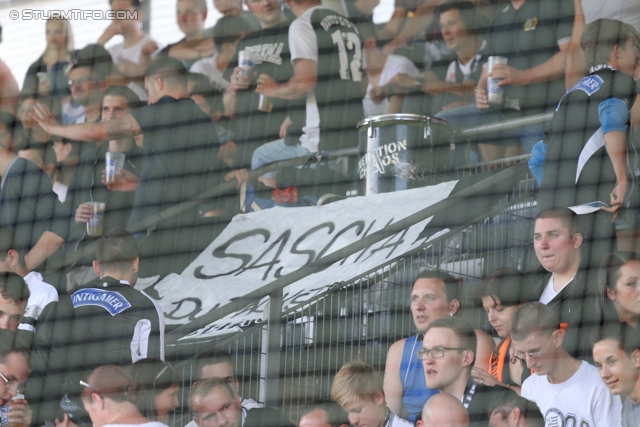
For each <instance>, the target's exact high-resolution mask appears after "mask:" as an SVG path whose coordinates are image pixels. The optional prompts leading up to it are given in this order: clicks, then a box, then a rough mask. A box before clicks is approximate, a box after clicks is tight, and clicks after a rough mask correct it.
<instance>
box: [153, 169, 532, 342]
mask: <svg viewBox="0 0 640 427" xmlns="http://www.w3.org/2000/svg"><path fill="white" fill-rule="evenodd" d="M527 171H528V165H527V164H526V163H519V164H517V165H514V166H511V167H509V168H506V169H505V170H503V171H501V172H498V173H496V174H495V175H492V176H490V177H488V178H486V179H484V180H482V181H480V182H477V183H475V184H473V185H471V186H469V187H467V188H465V189H464V190H461V191H460V192H458V193H456V194H454V195H452V196H450V197H448V198H446V199H444V200H441V201H439V202H437V203H434V204H433V205H431V206H428V207H426V208H425V209H422V210H420V211H418V212H416V213H414V214H412V215H410V216H408V217H406V218H403V219H401V220H399V221H396V222H394V223H393V224H391V225H389V226H387V227H385V228H384V229H382V230H379V231H377V232H375V233H373V234H370V235H369V236H367V237H365V238H363V239H361V240H359V241H357V242H354V243H351V244H349V245H347V246H345V247H344V248H342V249H340V250H337V251H335V252H332V253H330V254H329V255H325V256H324V257H322V258H320V259H318V260H316V261H314V262H312V263H310V264H307V265H306V266H304V267H303V268H300V269H298V270H295V271H293V272H291V273H289V274H287V275H285V276H282V277H280V278H279V279H276V280H274V281H273V282H271V283H268V284H267V285H265V286H263V287H261V288H259V289H256V290H254V291H251V292H249V293H248V294H246V295H244V296H242V297H240V298H237V299H235V300H233V301H230V302H229V303H228V304H226V305H223V306H222V307H219V308H216V309H214V310H212V311H210V312H209V313H207V314H206V315H203V316H201V317H198V318H197V319H195V320H193V321H192V322H190V323H187V324H185V325H182V326H180V327H178V328H176V329H174V330H173V331H171V332H170V333H168V334H166V335H165V343H166V344H171V343H173V342H175V341H177V340H178V339H179V338H181V337H182V336H185V335H188V334H190V333H192V332H195V331H197V330H198V329H200V328H203V327H205V326H206V325H208V324H210V323H212V322H214V321H216V320H218V319H221V318H223V317H225V316H228V315H230V314H232V313H234V312H236V311H238V310H241V309H242V308H244V307H246V306H247V305H248V304H250V303H251V302H254V301H260V300H261V299H262V298H264V297H267V296H269V295H272V294H276V293H278V292H281V291H282V290H283V289H284V288H285V287H287V286H289V285H290V284H292V283H295V282H297V281H298V280H301V279H303V278H304V277H307V276H309V275H311V274H313V273H317V272H319V271H322V270H324V269H325V268H327V267H328V266H330V265H332V264H333V263H335V262H337V261H340V260H341V259H343V258H346V257H348V256H350V255H352V254H354V253H356V252H358V251H361V250H362V249H364V248H367V247H370V246H371V245H373V244H375V243H377V242H379V241H381V240H383V239H385V238H387V237H389V236H392V235H394V234H395V233H398V232H401V231H402V230H404V229H406V228H408V227H411V226H412V225H414V224H417V223H418V222H420V221H424V220H425V219H427V218H429V217H431V216H433V215H435V214H437V213H438V212H441V211H443V210H445V209H449V208H451V207H453V206H455V205H456V204H458V203H461V202H463V201H465V200H466V199H467V198H469V197H473V196H474V195H476V194H479V193H481V192H483V191H486V190H487V189H490V188H492V187H495V186H496V185H497V184H498V183H501V182H504V181H505V180H515V179H516V178H519V177H520V176H522V175H524V174H525V173H526V172H527Z"/></svg>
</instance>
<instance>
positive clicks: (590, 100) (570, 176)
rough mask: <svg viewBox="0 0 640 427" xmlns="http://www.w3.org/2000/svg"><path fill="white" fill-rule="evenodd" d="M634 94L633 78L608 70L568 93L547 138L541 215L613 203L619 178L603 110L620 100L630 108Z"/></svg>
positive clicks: (585, 78)
mask: <svg viewBox="0 0 640 427" xmlns="http://www.w3.org/2000/svg"><path fill="white" fill-rule="evenodd" d="M635 93H636V88H635V82H634V81H633V78H632V77H631V76H629V75H627V74H624V73H622V72H620V71H616V70H614V69H611V68H609V67H606V66H603V67H600V69H598V70H597V71H594V72H593V73H591V74H590V75H589V76H587V77H584V78H583V79H582V80H580V82H578V84H576V85H575V86H574V87H572V88H571V89H569V91H567V93H565V94H564V96H563V97H562V99H561V100H560V102H559V104H558V106H557V108H556V112H555V114H554V115H553V121H552V122H551V128H550V130H549V131H547V133H546V136H545V141H546V142H547V143H548V144H549V148H548V151H547V158H546V161H545V167H544V179H543V180H542V184H541V185H540V194H539V197H538V208H539V209H540V210H542V209H546V208H548V207H552V206H566V207H571V206H577V205H581V204H584V203H589V202H595V201H602V202H605V203H607V204H608V203H609V194H610V193H611V190H613V188H614V187H615V185H616V176H615V173H614V170H613V164H612V163H611V159H610V158H609V155H608V154H607V150H606V147H605V140H604V133H603V130H602V123H601V122H600V115H599V112H598V107H599V106H600V105H601V103H603V102H605V101H608V100H611V99H612V98H617V99H620V100H622V101H623V102H624V103H625V104H626V105H627V107H628V108H631V105H633V102H634V101H635Z"/></svg>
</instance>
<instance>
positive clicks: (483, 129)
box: [453, 111, 553, 139]
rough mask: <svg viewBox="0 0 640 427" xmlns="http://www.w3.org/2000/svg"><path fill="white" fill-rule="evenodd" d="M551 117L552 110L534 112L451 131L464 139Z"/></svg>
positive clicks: (536, 122)
mask: <svg viewBox="0 0 640 427" xmlns="http://www.w3.org/2000/svg"><path fill="white" fill-rule="evenodd" d="M552 119H553V111H548V112H546V113H541V114H535V115H531V116H525V117H519V118H517V119H510V120H505V121H502V122H495V123H488V124H486V125H480V126H472V127H468V128H460V129H456V130H454V131H453V133H454V135H455V137H457V138H460V139H464V138H470V137H472V136H478V135H484V134H486V133H492V132H499V131H502V130H509V129H516V128H520V127H525V126H531V125H539V124H542V123H547V122H550V121H551V120H552Z"/></svg>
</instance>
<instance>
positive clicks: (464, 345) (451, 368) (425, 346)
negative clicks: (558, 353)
mask: <svg viewBox="0 0 640 427" xmlns="http://www.w3.org/2000/svg"><path fill="white" fill-rule="evenodd" d="M477 342H478V340H477V338H476V334H475V332H474V330H473V326H471V325H470V324H469V323H468V322H467V321H465V320H463V319H460V318H457V317H445V318H442V319H438V320H435V321H433V322H431V324H430V325H429V327H428V328H427V330H426V332H425V334H424V339H423V341H422V348H421V349H420V350H418V358H419V359H420V360H422V364H423V367H424V374H425V380H426V383H427V387H429V388H430V389H437V390H439V391H440V393H448V394H451V395H452V396H454V397H455V398H456V399H458V400H460V402H461V403H462V405H463V406H464V407H465V408H466V409H467V411H468V412H469V425H470V426H472V427H474V426H486V425H487V422H488V420H489V415H488V410H489V408H490V407H491V406H492V405H493V404H494V403H495V402H497V401H498V400H500V399H502V398H504V397H505V396H507V395H509V394H511V393H514V392H513V391H512V390H509V389H505V388H502V387H488V386H485V385H484V384H483V383H482V382H480V383H477V382H475V381H474V380H473V378H472V377H471V369H472V368H473V364H474V362H475V358H476V348H477Z"/></svg>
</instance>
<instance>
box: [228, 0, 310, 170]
mask: <svg viewBox="0 0 640 427" xmlns="http://www.w3.org/2000/svg"><path fill="white" fill-rule="evenodd" d="M245 4H246V5H247V7H248V8H249V11H250V12H251V13H252V14H253V15H254V16H255V17H256V18H258V21H259V22H260V26H261V30H260V31H255V32H253V33H250V34H248V35H247V36H245V37H244V38H243V39H242V40H241V41H240V42H239V43H238V46H237V49H236V55H235V56H234V58H233V60H232V61H231V64H229V67H227V71H226V72H225V73H224V77H225V79H226V80H228V81H229V82H230V83H231V84H230V86H229V88H228V89H227V90H226V91H225V93H224V105H225V113H226V114H227V115H230V116H233V117H235V118H236V120H237V121H238V123H239V126H238V129H237V132H236V139H235V141H236V144H237V149H236V154H235V156H234V163H233V166H234V168H242V167H246V168H250V167H251V155H252V154H253V151H254V150H255V149H256V148H257V147H259V146H260V145H262V144H263V143H265V142H270V141H274V140H276V139H279V138H280V137H281V136H280V134H281V132H280V128H281V126H282V124H283V122H284V121H285V119H286V118H287V116H288V115H289V108H290V101H287V100H284V99H278V98H273V99H269V98H268V97H265V96H264V95H259V94H257V93H256V92H255V90H256V87H257V79H258V76H260V75H261V74H266V75H269V76H271V77H273V78H274V79H275V80H276V81H278V82H280V83H283V82H286V81H288V80H289V79H290V78H291V77H292V76H293V66H292V65H291V53H290V52H289V36H288V33H289V25H291V22H292V17H289V16H287V15H286V14H285V13H284V11H283V10H282V8H281V3H280V2H279V1H278V0H267V1H258V0H245ZM243 60H244V61H243ZM250 62H253V67H251V68H248V67H246V64H248V63H250ZM269 104H271V105H269ZM269 106H270V107H271V108H267V107H269ZM299 107H300V109H303V108H304V103H303V102H302V101H300V105H299Z"/></svg>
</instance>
